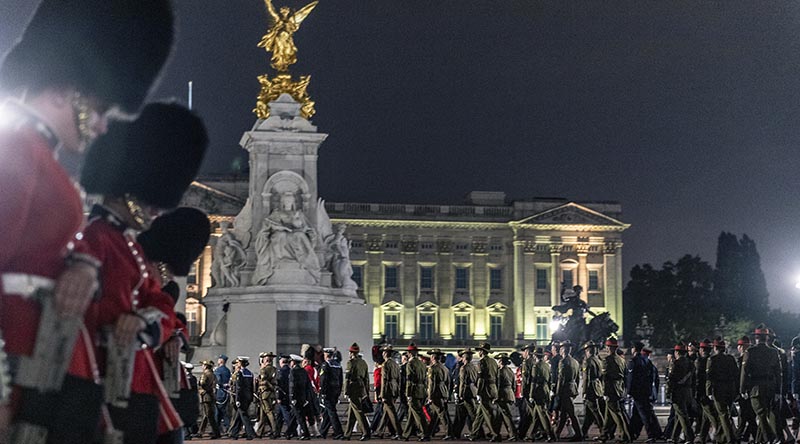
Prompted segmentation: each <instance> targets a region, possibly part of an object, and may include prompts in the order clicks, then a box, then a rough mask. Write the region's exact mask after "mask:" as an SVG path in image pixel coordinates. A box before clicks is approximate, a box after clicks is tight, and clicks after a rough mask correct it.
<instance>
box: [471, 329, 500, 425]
mask: <svg viewBox="0 0 800 444" xmlns="http://www.w3.org/2000/svg"><path fill="white" fill-rule="evenodd" d="M476 350H478V356H480V360H479V361H478V384H477V385H478V399H477V401H478V412H477V415H476V417H475V418H474V419H473V420H472V431H471V432H470V436H478V435H480V434H481V433H482V432H483V426H484V424H485V425H486V427H487V428H488V429H489V433H490V434H491V436H492V440H495V441H497V440H499V439H500V432H499V431H498V430H497V429H496V427H495V426H496V425H497V421H496V413H495V410H494V403H495V401H496V400H497V372H498V368H497V363H496V362H495V361H494V360H493V359H492V358H490V357H489V354H490V353H492V345H491V344H489V343H488V342H481V343H480V345H478V346H477V347H476Z"/></svg>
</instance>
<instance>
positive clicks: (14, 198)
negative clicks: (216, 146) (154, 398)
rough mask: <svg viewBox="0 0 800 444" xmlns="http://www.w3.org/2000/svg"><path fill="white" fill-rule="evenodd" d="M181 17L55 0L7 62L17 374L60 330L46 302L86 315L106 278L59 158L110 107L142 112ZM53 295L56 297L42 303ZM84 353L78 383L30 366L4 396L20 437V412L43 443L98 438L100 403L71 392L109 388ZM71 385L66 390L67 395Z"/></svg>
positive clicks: (3, 202)
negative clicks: (87, 245) (82, 242)
mask: <svg viewBox="0 0 800 444" xmlns="http://www.w3.org/2000/svg"><path fill="white" fill-rule="evenodd" d="M172 21H173V20H172V12H171V7H170V4H169V2H168V1H166V0H149V1H137V2H130V1H126V0H81V1H66V0H44V1H42V2H41V3H40V4H39V6H38V8H37V10H36V12H35V13H34V15H33V17H32V18H31V21H30V22H29V24H28V26H27V27H26V29H25V31H24V33H23V35H22V36H21V38H20V39H19V40H18V41H17V42H16V43H15V45H14V47H13V48H12V49H11V51H10V52H9V53H7V54H6V55H5V57H4V58H3V61H2V66H0V90H2V96H3V98H2V99H0V101H2V103H0V108H2V111H1V112H0V114H3V115H4V119H3V121H2V122H1V123H0V158H2V159H3V161H2V162H0V189H2V190H3V193H2V196H0V222H1V223H2V225H3V230H2V233H0V244H1V245H3V248H2V249H0V277H2V280H1V281H0V283H1V284H2V285H0V332H2V333H3V336H5V340H6V341H5V342H6V344H5V350H6V352H8V354H9V356H10V357H11V360H12V366H11V367H12V368H11V370H12V373H13V376H14V378H16V376H17V369H18V368H19V367H20V366H23V367H24V366H25V365H26V364H25V361H26V360H28V359H29V358H31V356H32V353H33V350H34V347H35V343H36V341H37V331H45V332H49V331H51V330H50V329H49V328H47V326H44V327H43V328H41V329H40V328H39V320H40V314H41V309H42V307H43V305H42V304H47V306H54V308H55V311H57V312H58V314H59V315H60V316H61V317H62V319H75V318H79V317H80V316H82V315H83V312H84V310H85V309H86V306H87V304H88V303H89V301H90V300H91V297H92V296H93V295H94V293H95V291H96V289H97V285H98V284H97V279H96V278H97V266H98V263H97V261H96V259H95V258H92V257H91V256H89V255H85V254H81V253H80V250H73V249H72V248H70V247H72V244H71V243H70V242H71V241H73V238H74V236H75V234H76V233H77V232H78V231H79V230H80V228H81V226H82V225H83V222H84V218H83V208H82V202H81V199H80V196H79V194H78V192H77V191H76V189H75V187H74V186H73V184H72V182H71V180H70V178H69V176H68V173H67V172H66V171H65V170H64V169H63V168H62V167H61V166H60V165H59V164H58V162H57V161H56V156H57V155H58V154H59V153H67V152H69V153H77V152H79V151H81V150H82V149H83V147H84V146H85V145H86V144H88V143H89V142H90V141H91V140H92V139H93V138H94V137H95V136H97V135H99V134H102V133H103V132H105V128H106V124H107V120H106V119H107V115H108V111H109V110H111V109H114V108H121V109H122V110H123V111H127V112H135V111H136V110H137V109H138V108H139V106H140V105H141V103H142V101H143V99H144V97H145V96H146V95H147V93H148V90H149V89H150V86H151V83H152V82H153V80H154V79H155V77H156V76H157V75H158V73H159V72H160V70H161V67H162V66H163V64H164V62H165V60H166V58H167V56H168V54H169V51H170V47H171V45H172V34H173V29H172ZM46 293H52V294H54V298H52V299H50V298H49V296H48V299H47V300H46V301H41V302H40V301H39V300H37V298H38V297H40V296H43V295H44V294H46ZM34 296H36V297H34ZM41 341H43V342H47V338H41ZM67 348H71V347H64V348H62V349H67ZM75 348H76V353H75V357H74V359H73V361H72V362H71V365H70V368H69V375H67V376H66V379H64V375H63V373H61V374H60V375H59V376H55V377H51V375H45V376H44V377H42V378H41V379H44V380H45V381H39V382H40V384H37V381H36V376H35V375H34V374H33V373H35V372H27V371H26V372H25V373H26V377H27V378H28V379H29V381H28V382H30V384H28V383H24V382H23V383H22V384H16V388H15V390H14V394H13V395H12V396H13V401H12V402H11V404H10V405H6V403H5V402H3V401H4V400H2V399H0V405H2V406H4V407H0V435H7V433H8V431H7V429H6V426H7V424H8V422H9V416H10V415H11V414H12V413H11V412H12V410H13V411H14V412H15V413H16V414H17V416H16V420H15V421H16V423H17V424H22V423H25V424H29V425H31V426H32V427H39V430H38V432H37V433H39V435H38V436H37V437H36V440H37V441H38V442H44V441H45V439H46V438H45V437H44V433H47V430H49V431H50V433H51V434H52V435H56V436H57V438H58V442H60V443H70V442H86V439H87V436H90V435H91V434H92V433H94V431H95V429H96V423H97V420H98V418H99V416H100V408H99V404H98V403H97V402H95V403H91V404H86V403H83V402H80V401H75V403H73V401H72V400H73V399H83V398H82V396H80V395H79V396H77V397H75V396H72V395H71V393H72V392H79V393H89V394H90V395H89V396H94V397H95V398H98V397H99V393H100V390H99V388H98V387H97V386H96V384H95V383H94V381H93V373H92V370H91V368H90V367H91V365H90V363H89V362H88V357H87V353H86V350H85V346H84V345H83V342H82V341H80V340H79V341H77V344H76V347H75ZM41 359H43V360H44V361H45V362H36V361H31V362H33V367H37V368H41V369H43V372H41V373H43V374H44V373H46V372H47V371H49V369H52V368H55V367H59V365H58V364H59V363H58V362H55V361H59V360H61V361H62V362H65V363H70V362H69V360H70V357H69V356H66V358H63V357H52V356H48V357H47V358H44V357H43V358H41ZM47 359H50V361H49V362H48V361H47ZM62 380H63V381H64V382H63V385H61V384H58V385H59V386H57V387H53V388H52V389H49V388H48V390H47V393H42V394H43V395H44V398H45V399H44V401H42V399H43V398H41V397H39V398H38V399H36V400H33V396H32V395H33V394H32V393H28V395H26V396H22V391H23V388H24V389H26V390H29V391H30V390H32V391H40V392H41V391H42V390H43V387H45V386H46V385H48V384H50V383H51V381H58V382H61V381H62ZM23 385H24V386H25V387H22V386H23ZM53 385H56V384H53ZM59 388H60V389H61V391H62V392H65V394H62V395H60V396H59V398H60V399H58V400H56V399H55V398H54V396H55V395H54V393H55V392H57V391H58V389H59ZM26 399H27V400H32V401H30V402H27V401H25V400H26ZM21 403H26V404H25V405H24V406H21ZM56 404H57V405H59V406H61V407H60V408H53V406H54V405H56ZM19 412H22V413H19ZM20 429H21V427H18V428H17V431H18V432H20ZM31 430H32V429H31ZM15 436H17V438H15V439H18V438H19V435H15Z"/></svg>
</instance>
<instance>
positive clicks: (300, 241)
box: [253, 192, 320, 285]
mask: <svg viewBox="0 0 800 444" xmlns="http://www.w3.org/2000/svg"><path fill="white" fill-rule="evenodd" d="M315 241H316V232H315V230H314V229H313V228H312V227H311V226H310V224H309V222H308V219H307V218H306V215H305V214H303V212H302V211H301V210H299V209H297V204H296V197H295V194H294V193H292V192H285V193H283V194H281V197H280V206H279V207H278V208H275V209H274V210H272V212H271V213H270V215H269V216H268V217H267V218H265V219H264V224H263V226H262V227H261V230H260V231H259V232H258V236H257V237H256V241H255V247H256V255H257V257H258V262H257V263H256V268H255V271H254V272H253V283H254V284H255V285H266V284H267V283H269V279H270V277H271V276H272V275H273V273H274V272H275V269H276V268H277V267H278V266H279V265H280V263H281V262H296V263H298V264H299V265H300V267H301V268H302V269H303V270H305V271H307V272H308V274H309V275H311V277H312V279H313V281H314V282H315V283H317V284H318V283H319V280H320V265H319V259H318V258H317V255H316V253H315V252H314V242H315Z"/></svg>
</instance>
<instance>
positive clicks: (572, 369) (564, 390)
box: [556, 355, 581, 439]
mask: <svg viewBox="0 0 800 444" xmlns="http://www.w3.org/2000/svg"><path fill="white" fill-rule="evenodd" d="M580 372H581V370H580V365H579V364H578V361H577V360H576V359H575V358H573V357H572V356H570V355H566V356H564V357H563V358H561V361H559V363H558V382H557V383H556V396H558V400H559V404H558V408H559V411H560V412H561V415H560V417H559V421H558V429H557V430H556V436H558V435H560V434H561V430H562V429H563V428H564V425H565V424H566V423H567V419H569V420H570V422H571V423H572V428H573V429H575V438H576V439H578V438H580V437H581V431H580V428H579V427H578V424H579V423H578V417H577V416H575V405H574V404H573V402H572V400H573V399H574V398H575V397H576V396H578V382H579V378H580V374H581V373H580Z"/></svg>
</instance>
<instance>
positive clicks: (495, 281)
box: [489, 268, 503, 290]
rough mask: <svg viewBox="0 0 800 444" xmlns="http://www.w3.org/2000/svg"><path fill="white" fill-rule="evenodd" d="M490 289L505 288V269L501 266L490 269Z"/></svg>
mask: <svg viewBox="0 0 800 444" xmlns="http://www.w3.org/2000/svg"><path fill="white" fill-rule="evenodd" d="M489 289H490V290H502V289H503V270H502V269H501V268H490V269H489Z"/></svg>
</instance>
